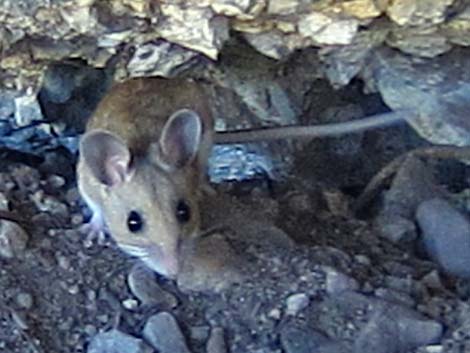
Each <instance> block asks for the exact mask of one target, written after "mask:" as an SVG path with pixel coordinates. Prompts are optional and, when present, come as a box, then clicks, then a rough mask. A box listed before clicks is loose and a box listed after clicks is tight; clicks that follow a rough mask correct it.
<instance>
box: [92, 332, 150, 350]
mask: <svg viewBox="0 0 470 353" xmlns="http://www.w3.org/2000/svg"><path fill="white" fill-rule="evenodd" d="M123 352H126V353H151V352H153V350H152V348H150V347H149V346H147V345H146V344H145V343H144V341H142V340H141V339H138V338H135V337H133V336H130V335H127V334H125V333H123V332H121V331H118V330H114V329H113V330H110V331H107V332H101V333H99V334H97V335H96V336H94V337H93V338H92V340H91V342H90V344H89V345H88V348H87V353H123Z"/></svg>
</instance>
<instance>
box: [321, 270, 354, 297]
mask: <svg viewBox="0 0 470 353" xmlns="http://www.w3.org/2000/svg"><path fill="white" fill-rule="evenodd" d="M322 270H323V271H324V272H325V275H326V279H325V282H326V291H327V293H328V294H339V293H341V292H344V291H355V290H357V289H359V283H357V281H356V280H355V279H354V278H352V277H349V276H348V275H345V274H344V273H341V272H339V271H337V270H336V269H334V268H332V267H329V266H322Z"/></svg>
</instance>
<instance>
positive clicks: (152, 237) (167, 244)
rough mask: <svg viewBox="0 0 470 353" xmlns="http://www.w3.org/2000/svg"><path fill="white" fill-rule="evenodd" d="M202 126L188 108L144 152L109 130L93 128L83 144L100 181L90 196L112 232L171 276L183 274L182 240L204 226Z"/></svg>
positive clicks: (127, 248) (123, 245)
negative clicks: (135, 151)
mask: <svg viewBox="0 0 470 353" xmlns="http://www.w3.org/2000/svg"><path fill="white" fill-rule="evenodd" d="M202 130H203V128H202V122H201V118H200V116H199V115H198V114H197V113H195V112H194V111H191V110H186V109H184V110H179V111H177V112H176V113H174V114H173V115H172V116H171V117H170V118H169V119H168V121H167V123H166V124H165V126H164V128H163V130H162V132H161V135H160V138H159V140H158V141H156V142H155V143H152V144H151V145H150V146H149V148H148V150H147V152H146V153H145V154H144V155H143V156H136V155H133V153H132V151H131V150H130V149H129V147H128V146H127V145H126V143H125V142H124V141H123V140H122V139H121V138H120V137H118V136H117V135H115V134H113V133H111V132H109V131H104V130H92V131H90V132H88V133H86V134H85V135H84V136H83V138H82V140H81V142H80V155H81V158H82V160H83V163H84V164H85V165H86V167H87V169H88V170H89V171H90V172H91V174H92V178H93V179H94V183H98V184H99V188H98V189H99V192H98V193H99V195H96V196H93V195H89V197H90V198H92V199H93V198H94V200H93V201H94V202H96V204H97V206H98V207H99V209H100V212H101V214H102V215H103V218H104V221H105V223H106V226H107V228H108V229H109V232H110V233H111V235H112V236H113V238H114V239H115V240H116V242H117V244H118V245H119V246H120V247H121V248H122V249H123V250H124V251H126V252H128V253H129V254H131V255H134V256H137V257H140V258H141V259H142V260H143V261H144V262H146V263H147V265H148V266H149V267H150V268H152V269H153V270H154V271H156V272H159V273H161V274H163V275H165V276H168V277H175V276H176V275H177V273H178V250H179V245H180V242H181V241H184V240H185V239H186V238H189V237H193V236H195V235H196V233H197V232H198V230H199V209H198V204H197V199H198V183H199V179H198V178H199V173H200V171H199V170H198V169H199V166H198V165H197V162H198V161H197V158H198V152H199V150H200V148H201V144H202V139H203V131H202ZM96 200H97V201H96Z"/></svg>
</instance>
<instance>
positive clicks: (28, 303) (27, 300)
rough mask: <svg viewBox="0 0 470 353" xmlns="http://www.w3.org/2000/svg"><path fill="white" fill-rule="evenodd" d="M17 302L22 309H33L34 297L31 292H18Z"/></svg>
mask: <svg viewBox="0 0 470 353" xmlns="http://www.w3.org/2000/svg"><path fill="white" fill-rule="evenodd" d="M16 303H17V304H18V306H19V307H20V308H21V309H31V307H32V306H33V297H32V295H31V294H29V293H25V292H22V293H18V295H17V296H16Z"/></svg>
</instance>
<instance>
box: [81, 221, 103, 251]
mask: <svg viewBox="0 0 470 353" xmlns="http://www.w3.org/2000/svg"><path fill="white" fill-rule="evenodd" d="M79 232H80V233H82V234H85V235H86V238H85V240H84V245H85V247H86V248H90V247H91V246H92V245H93V242H94V241H95V240H97V241H98V244H100V245H102V244H104V243H105V240H106V230H105V225H104V221H103V218H102V217H101V215H100V214H99V213H97V212H95V213H93V216H92V217H91V220H90V221H89V222H88V223H85V224H83V225H81V226H80V228H79Z"/></svg>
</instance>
